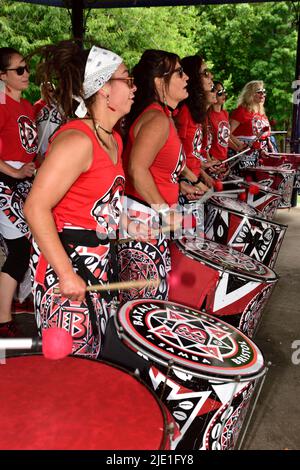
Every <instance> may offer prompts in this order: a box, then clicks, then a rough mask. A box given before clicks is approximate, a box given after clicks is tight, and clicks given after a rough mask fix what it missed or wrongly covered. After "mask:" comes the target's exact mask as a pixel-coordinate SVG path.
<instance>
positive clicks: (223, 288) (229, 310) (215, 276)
mask: <svg viewBox="0 0 300 470" xmlns="http://www.w3.org/2000/svg"><path fill="white" fill-rule="evenodd" d="M170 250H171V262H172V271H171V276H170V290H169V300H172V301H174V302H180V303H183V304H185V305H188V306H190V307H193V308H198V309H201V310H203V309H204V310H205V311H206V312H207V313H209V314H211V315H216V316H217V317H219V318H222V320H224V321H226V322H228V323H230V324H231V325H233V326H235V327H237V328H239V329H240V330H241V331H242V332H243V333H245V334H246V335H247V336H249V337H250V338H252V337H253V336H254V333H255V331H256V329H257V326H258V324H259V320H260V317H261V315H262V310H263V307H264V306H265V303H266V301H267V300H268V298H269V296H270V294H271V292H272V290H273V288H274V287H275V284H276V282H277V279H278V278H277V275H276V274H275V273H274V271H272V270H271V269H270V268H269V267H267V266H265V265H264V264H262V263H260V262H259V261H256V260H255V259H253V258H250V256H247V255H245V254H244V253H240V252H238V251H236V250H233V249H232V248H230V247H228V246H225V245H221V244H219V243H215V242H212V241H210V240H206V239H205V240H203V239H201V238H198V239H196V240H189V239H182V240H177V242H176V243H175V242H173V243H171V245H170Z"/></svg>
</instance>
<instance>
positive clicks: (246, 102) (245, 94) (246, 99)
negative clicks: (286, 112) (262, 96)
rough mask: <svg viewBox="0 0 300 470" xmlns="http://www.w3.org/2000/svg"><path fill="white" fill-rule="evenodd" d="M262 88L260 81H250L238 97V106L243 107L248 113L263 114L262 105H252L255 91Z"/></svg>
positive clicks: (262, 84) (262, 83)
mask: <svg viewBox="0 0 300 470" xmlns="http://www.w3.org/2000/svg"><path fill="white" fill-rule="evenodd" d="M262 88H264V82H263V81H262V80H252V81H251V82H248V83H246V85H245V86H244V88H243V89H242V91H241V93H240V96H239V97H238V106H244V107H245V108H247V109H248V110H249V111H252V112H258V113H260V114H265V108H264V105H263V104H262V103H254V95H255V92H256V90H259V89H262Z"/></svg>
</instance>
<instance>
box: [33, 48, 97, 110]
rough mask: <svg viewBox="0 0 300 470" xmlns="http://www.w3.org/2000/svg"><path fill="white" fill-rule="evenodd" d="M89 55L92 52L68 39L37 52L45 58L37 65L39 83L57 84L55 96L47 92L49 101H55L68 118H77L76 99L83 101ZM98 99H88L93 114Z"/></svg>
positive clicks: (86, 102)
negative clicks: (75, 116)
mask: <svg viewBox="0 0 300 470" xmlns="http://www.w3.org/2000/svg"><path fill="white" fill-rule="evenodd" d="M89 52H90V49H88V50H84V49H82V48H81V47H80V46H79V45H78V44H77V43H76V42H75V41H73V40H64V41H60V42H58V43H57V44H50V45H47V46H44V47H41V48H40V49H38V50H37V51H35V53H34V54H39V55H40V56H41V60H40V62H39V64H38V66H37V78H38V80H39V81H40V82H41V83H48V82H49V83H53V84H54V85H55V89H54V93H53V96H52V97H51V96H48V91H47V89H46V90H45V101H47V102H48V100H50V101H51V98H52V99H53V98H54V100H55V102H56V103H57V105H58V107H59V109H60V110H61V111H62V112H63V113H64V115H65V117H70V116H73V114H74V111H75V109H76V108H77V106H78V102H76V101H75V100H74V99H73V96H81V97H82V98H83V81H84V72H85V65H86V62H87V58H88V55H89ZM32 55H33V54H32ZM83 99H84V98H83ZM94 100H95V95H93V96H91V97H90V98H88V99H84V102H85V105H86V107H87V109H88V110H89V112H90V107H91V105H92V104H93V102H94ZM90 114H91V113H90Z"/></svg>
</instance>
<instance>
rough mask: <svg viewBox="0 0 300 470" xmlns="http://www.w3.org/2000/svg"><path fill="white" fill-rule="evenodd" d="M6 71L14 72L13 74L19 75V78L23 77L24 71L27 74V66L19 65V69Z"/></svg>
mask: <svg viewBox="0 0 300 470" xmlns="http://www.w3.org/2000/svg"><path fill="white" fill-rule="evenodd" d="M6 70H14V71H15V72H17V75H19V76H21V75H23V74H24V72H25V70H26V72H27V73H29V68H28V65H20V66H19V67H17V68H15V69H6Z"/></svg>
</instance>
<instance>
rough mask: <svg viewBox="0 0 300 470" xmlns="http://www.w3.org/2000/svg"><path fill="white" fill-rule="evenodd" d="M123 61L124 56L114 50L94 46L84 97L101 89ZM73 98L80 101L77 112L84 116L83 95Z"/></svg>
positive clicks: (86, 76) (87, 67) (87, 69)
mask: <svg viewBox="0 0 300 470" xmlns="http://www.w3.org/2000/svg"><path fill="white" fill-rule="evenodd" d="M122 62H123V60H122V58H121V57H120V56H118V55H117V54H115V53H114V52H111V51H108V50H106V49H102V48H100V47H96V46H93V47H92V49H91V50H90V52H89V55H88V58H87V62H86V66H85V71H84V81H83V97H84V98H85V99H87V98H89V97H90V96H92V95H93V94H94V93H96V91H98V90H100V88H102V87H103V85H104V84H105V83H106V82H108V80H109V79H110V77H111V76H112V74H113V73H114V72H115V71H116V70H117V68H118V67H119V65H120V64H121V63H122ZM73 98H74V99H75V100H76V101H78V103H79V105H78V107H77V108H76V111H75V114H76V116H78V117H79V118H83V117H84V116H85V115H86V113H87V108H86V106H85V103H84V101H83V99H82V98H81V96H73Z"/></svg>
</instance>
